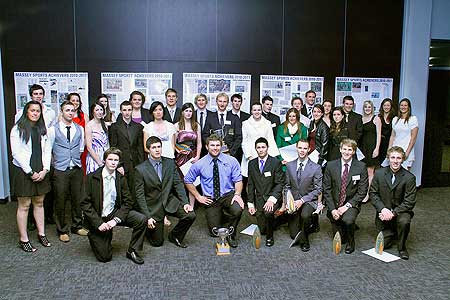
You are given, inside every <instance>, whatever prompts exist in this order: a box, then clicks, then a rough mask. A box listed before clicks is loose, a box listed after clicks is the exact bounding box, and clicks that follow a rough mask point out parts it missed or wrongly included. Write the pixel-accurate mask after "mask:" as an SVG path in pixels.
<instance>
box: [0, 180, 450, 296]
mask: <svg viewBox="0 0 450 300" xmlns="http://www.w3.org/2000/svg"><path fill="white" fill-rule="evenodd" d="M449 199H450V188H434V189H422V190H420V191H419V193H418V196H417V205H416V208H415V213H416V215H415V217H414V219H413V223H412V228H411V234H410V237H409V240H408V249H409V252H410V260H408V261H404V260H399V261H395V262H392V263H384V262H381V261H378V260H376V259H374V258H371V257H369V256H367V255H365V254H363V253H361V251H362V250H366V249H369V248H372V247H373V245H374V240H375V237H376V235H377V232H376V230H375V227H374V213H375V211H374V209H373V207H372V205H370V204H369V205H364V206H363V209H362V212H361V214H360V215H359V217H358V221H357V224H358V225H359V226H360V228H361V229H360V230H359V231H357V232H356V247H357V251H356V252H355V253H353V254H351V255H347V254H345V253H342V254H340V255H338V256H336V255H334V254H333V253H332V251H331V232H330V230H331V228H330V224H329V221H328V220H327V218H326V217H325V216H324V215H322V216H321V220H320V224H321V231H320V232H319V233H316V234H313V235H312V236H311V239H310V241H311V250H310V251H309V252H308V253H303V252H301V251H300V248H299V247H295V248H292V249H288V246H289V243H290V241H291V240H290V238H289V236H288V234H287V228H285V227H282V228H280V229H279V230H278V231H276V233H275V245H274V246H273V247H272V248H267V247H265V246H262V248H261V249H259V250H258V251H256V250H255V249H254V248H253V246H252V243H251V237H250V236H245V235H242V234H240V235H239V242H240V244H239V247H238V248H237V249H232V255H231V256H226V257H223V256H222V257H218V256H216V255H215V252H214V239H213V238H211V237H209V235H208V233H207V231H206V222H205V217H204V214H203V211H202V209H198V210H197V213H198V216H197V220H196V221H195V223H194V225H193V226H192V228H191V230H190V231H189V232H188V235H187V236H186V239H185V241H186V243H188V245H189V247H188V248H187V249H180V248H177V247H176V246H174V245H173V244H171V243H169V242H165V244H164V245H163V247H160V248H153V247H151V246H150V245H149V244H148V242H146V243H145V245H144V259H145V264H144V265H141V266H139V265H135V264H134V263H132V262H131V261H130V260H128V259H127V258H125V251H126V249H127V246H128V242H129V238H130V236H131V230H130V229H126V228H117V229H115V231H114V239H113V247H114V256H113V260H112V262H109V263H106V264H104V263H99V262H97V261H96V259H95V257H94V255H93V254H92V252H91V250H90V247H89V243H88V241H87V238H85V237H80V236H75V235H72V236H71V238H72V240H71V242H70V243H67V244H64V243H61V242H59V240H58V239H57V236H56V233H55V226H54V225H50V226H47V235H48V237H49V239H50V241H51V242H52V243H53V246H52V247H51V248H48V249H44V248H43V247H42V246H41V245H40V244H39V243H38V241H37V237H36V232H32V233H30V239H31V241H32V242H33V244H34V245H35V246H36V247H37V248H38V251H37V252H36V253H33V254H29V253H25V252H23V251H22V250H20V249H19V248H18V243H17V242H18V233H17V227H16V223H15V210H16V203H14V202H13V203H8V204H6V205H0V237H1V243H0V266H1V274H0V287H1V291H0V299H114V300H119V299H177V300H181V299H233V300H237V299H310V300H312V299H433V300H434V299H450V251H449V248H450V234H449V232H450V214H449V211H450V201H449ZM172 222H173V223H175V222H176V220H175V219H172ZM252 222H255V221H254V219H253V218H251V217H249V216H248V214H247V213H245V214H244V216H243V218H242V220H241V223H240V228H239V229H240V230H242V229H243V228H245V227H246V226H248V225H249V224H251V223H252ZM388 252H390V253H392V254H395V255H397V254H398V253H397V251H396V248H395V247H394V248H393V249H391V250H388Z"/></svg>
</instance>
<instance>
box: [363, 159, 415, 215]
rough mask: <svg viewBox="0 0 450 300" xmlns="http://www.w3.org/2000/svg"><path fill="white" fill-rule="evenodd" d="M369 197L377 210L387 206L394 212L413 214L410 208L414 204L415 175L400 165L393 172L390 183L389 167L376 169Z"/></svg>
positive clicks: (379, 210)
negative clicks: (393, 175) (398, 168)
mask: <svg viewBox="0 0 450 300" xmlns="http://www.w3.org/2000/svg"><path fill="white" fill-rule="evenodd" d="M369 197H370V200H372V204H373V206H375V208H376V210H377V212H381V210H382V209H383V208H387V209H389V210H391V209H392V210H393V211H394V213H396V214H399V213H404V212H407V213H409V214H411V215H413V211H412V210H413V208H414V206H415V205H416V177H415V176H414V175H413V174H411V173H410V172H409V171H407V170H405V169H404V168H403V167H402V168H401V169H400V170H399V171H398V172H397V173H396V174H395V181H394V184H392V171H391V169H390V168H389V167H385V168H381V169H378V170H376V171H375V175H374V176H373V180H372V184H371V186H370V192H369Z"/></svg>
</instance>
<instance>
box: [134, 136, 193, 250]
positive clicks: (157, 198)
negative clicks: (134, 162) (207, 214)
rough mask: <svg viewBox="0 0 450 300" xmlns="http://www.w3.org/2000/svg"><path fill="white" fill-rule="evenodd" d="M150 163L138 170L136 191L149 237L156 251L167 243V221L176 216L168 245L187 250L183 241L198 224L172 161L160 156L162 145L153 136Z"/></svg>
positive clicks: (146, 162) (150, 145)
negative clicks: (167, 218)
mask: <svg viewBox="0 0 450 300" xmlns="http://www.w3.org/2000/svg"><path fill="white" fill-rule="evenodd" d="M146 143H147V145H146V146H147V149H149V152H150V156H149V159H148V160H146V161H144V162H143V163H141V164H140V165H138V166H137V167H136V170H135V174H134V187H135V193H136V202H137V205H138V208H139V211H140V212H141V213H143V214H144V215H145V216H146V217H147V218H148V230H147V237H148V239H149V241H150V244H152V245H153V246H155V247H160V246H162V244H163V242H164V217H165V216H166V215H169V216H175V217H177V218H178V219H179V221H178V224H177V225H176V226H175V228H173V230H172V231H171V232H170V233H169V241H170V242H172V243H173V244H175V245H176V246H178V247H181V248H186V247H187V246H186V244H185V243H184V242H183V239H184V237H185V235H186V233H187V231H188V230H189V228H190V227H191V225H192V223H194V221H195V213H194V211H193V209H192V207H191V206H190V205H189V200H188V198H187V196H186V192H185V190H184V185H183V181H182V180H181V178H180V175H179V173H178V170H177V169H176V166H175V162H174V161H173V159H169V158H166V157H162V156H161V151H162V150H161V147H162V142H161V140H160V139H159V138H158V137H155V136H151V137H149V138H148V140H147V142H146Z"/></svg>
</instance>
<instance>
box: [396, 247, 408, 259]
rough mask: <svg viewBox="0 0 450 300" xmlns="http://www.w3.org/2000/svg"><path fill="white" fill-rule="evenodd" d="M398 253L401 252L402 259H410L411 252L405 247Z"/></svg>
mask: <svg viewBox="0 0 450 300" xmlns="http://www.w3.org/2000/svg"><path fill="white" fill-rule="evenodd" d="M398 253H399V254H400V258H401V259H404V260H408V259H409V253H408V251H407V250H406V249H405V250H400V251H398Z"/></svg>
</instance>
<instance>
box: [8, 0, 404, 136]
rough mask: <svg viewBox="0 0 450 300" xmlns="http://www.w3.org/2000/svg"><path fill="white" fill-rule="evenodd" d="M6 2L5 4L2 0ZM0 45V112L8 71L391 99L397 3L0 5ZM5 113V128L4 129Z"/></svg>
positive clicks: (75, 0)
mask: <svg viewBox="0 0 450 300" xmlns="http://www.w3.org/2000/svg"><path fill="white" fill-rule="evenodd" d="M4 2H7V3H4ZM0 5H1V7H0V22H1V23H0V25H1V26H0V29H1V31H0V34H1V36H0V39H1V40H0V41H1V47H2V54H3V58H2V60H3V72H4V73H3V78H4V81H5V82H4V87H5V99H7V100H6V101H7V103H6V111H7V116H13V114H14V112H13V110H14V82H13V72H14V71H41V72H60V71H61V72H74V71H77V72H88V73H89V79H90V80H89V94H90V98H91V99H93V98H94V97H95V95H96V94H98V93H99V92H100V73H101V72H171V73H173V87H174V88H175V89H177V90H179V91H180V92H182V88H183V85H182V73H183V72H219V73H244V74H251V75H252V100H253V101H257V100H258V98H259V75H261V74H286V75H310V76H324V77H325V86H324V87H325V90H324V95H325V98H330V99H333V98H334V78H335V77H336V76H361V77H393V78H394V84H395V86H394V98H395V99H397V98H398V85H399V78H400V58H401V40H402V23H403V1H399V0H397V1H392V0H380V1H360V0H346V1H344V0H316V1H313V0H303V1H300V0H280V1H273V0H216V1H213V0H172V1H166V0H127V1H122V0H108V1H106V0H53V1H51V0H47V1H24V0H20V1H19V0H16V1H3V2H2V4H0ZM12 121H13V120H12V117H8V118H7V124H8V127H9V128H10V127H11V126H12Z"/></svg>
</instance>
